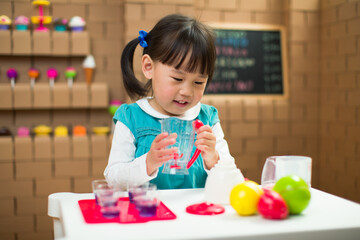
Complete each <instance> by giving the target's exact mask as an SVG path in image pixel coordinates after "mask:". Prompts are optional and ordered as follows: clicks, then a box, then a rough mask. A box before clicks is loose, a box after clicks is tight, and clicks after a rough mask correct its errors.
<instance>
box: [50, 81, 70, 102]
mask: <svg viewBox="0 0 360 240" xmlns="http://www.w3.org/2000/svg"><path fill="white" fill-rule="evenodd" d="M52 106H53V107H54V108H67V107H70V88H69V86H68V85H67V83H55V84H54V89H53V102H52Z"/></svg>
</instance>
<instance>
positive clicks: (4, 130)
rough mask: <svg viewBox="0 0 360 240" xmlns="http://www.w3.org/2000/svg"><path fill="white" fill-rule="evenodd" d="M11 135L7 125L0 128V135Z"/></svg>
mask: <svg viewBox="0 0 360 240" xmlns="http://www.w3.org/2000/svg"><path fill="white" fill-rule="evenodd" d="M5 136H11V132H10V130H9V129H8V128H7V127H1V128H0V137H5Z"/></svg>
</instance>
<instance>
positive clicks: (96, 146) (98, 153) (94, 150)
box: [91, 135, 108, 159]
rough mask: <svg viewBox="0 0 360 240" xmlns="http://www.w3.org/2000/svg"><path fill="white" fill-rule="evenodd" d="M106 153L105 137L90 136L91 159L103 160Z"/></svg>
mask: <svg viewBox="0 0 360 240" xmlns="http://www.w3.org/2000/svg"><path fill="white" fill-rule="evenodd" d="M107 156H108V152H107V137H106V136H105V135H91V157H92V158H93V159H97V158H98V159H105V158H107Z"/></svg>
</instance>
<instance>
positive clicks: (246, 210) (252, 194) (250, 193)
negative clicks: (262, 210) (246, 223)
mask: <svg viewBox="0 0 360 240" xmlns="http://www.w3.org/2000/svg"><path fill="white" fill-rule="evenodd" d="M262 194H263V190H262V188H261V187H260V185H259V184H257V183H256V182H254V181H249V180H248V181H245V182H242V183H240V184H238V185H236V186H235V187H234V188H233V189H232V190H231V193H230V204H231V206H232V207H233V208H234V209H235V211H236V212H237V213H238V214H239V215H242V216H248V215H253V214H255V213H256V212H257V205H258V202H259V200H260V196H261V195H262Z"/></svg>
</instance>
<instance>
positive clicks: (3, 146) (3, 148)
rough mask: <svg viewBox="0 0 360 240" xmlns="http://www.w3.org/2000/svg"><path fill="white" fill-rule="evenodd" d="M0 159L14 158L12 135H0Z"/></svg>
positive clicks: (9, 159) (8, 159) (10, 159)
mask: <svg viewBox="0 0 360 240" xmlns="http://www.w3.org/2000/svg"><path fill="white" fill-rule="evenodd" d="M0 153H1V154H0V161H12V160H13V159H14V153H13V140H12V137H0Z"/></svg>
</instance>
